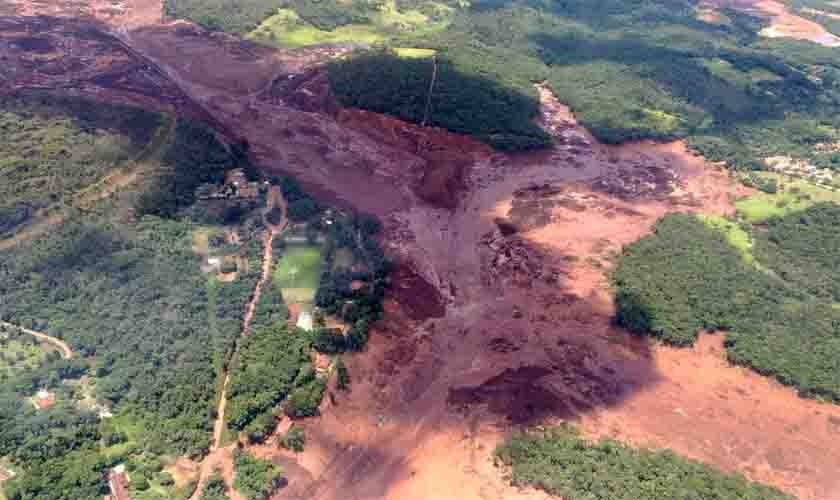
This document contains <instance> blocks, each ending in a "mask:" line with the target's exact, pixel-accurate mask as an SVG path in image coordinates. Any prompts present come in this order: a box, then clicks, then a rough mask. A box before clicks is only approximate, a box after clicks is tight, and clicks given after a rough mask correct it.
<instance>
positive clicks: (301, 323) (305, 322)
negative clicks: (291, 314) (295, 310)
mask: <svg viewBox="0 0 840 500" xmlns="http://www.w3.org/2000/svg"><path fill="white" fill-rule="evenodd" d="M313 323H314V322H313V320H312V313H311V312H309V311H301V313H300V315H298V320H297V325H296V326H297V327H298V328H301V329H303V330H306V331H307V332H311V331H312V328H313V326H314V324H313Z"/></svg>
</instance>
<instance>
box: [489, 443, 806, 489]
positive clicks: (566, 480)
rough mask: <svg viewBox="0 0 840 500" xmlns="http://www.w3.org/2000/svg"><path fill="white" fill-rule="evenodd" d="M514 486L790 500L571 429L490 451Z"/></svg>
mask: <svg viewBox="0 0 840 500" xmlns="http://www.w3.org/2000/svg"><path fill="white" fill-rule="evenodd" d="M496 457H497V459H498V461H499V463H501V464H502V465H504V466H506V467H507V468H509V471H510V479H511V482H513V484H515V485H517V486H535V487H537V488H540V489H543V490H545V491H546V492H548V493H550V494H552V495H557V496H560V497H562V498H564V499H566V500H660V499H661V500H666V499H667V500H671V499H680V500H736V499H738V500H793V497H791V496H788V495H786V494H784V493H782V492H780V491H778V490H776V489H774V488H771V487H769V486H764V485H761V484H758V483H754V482H750V481H747V480H746V479H744V478H743V477H742V476H740V475H736V474H727V473H724V472H720V471H717V470H715V469H713V468H711V467H709V466H706V465H703V464H701V463H699V462H695V461H693V460H688V459H685V458H681V457H679V456H677V455H675V454H674V453H672V452H670V451H651V450H636V449H632V448H629V447H627V446H625V445H623V444H621V443H618V442H616V441H612V440H602V441H600V442H597V443H590V442H588V441H586V440H584V439H583V438H582V437H581V436H580V435H579V434H578V432H577V430H575V429H574V428H573V427H570V426H564V427H557V428H549V429H546V430H543V431H538V432H530V433H525V434H517V435H515V436H513V437H512V438H511V439H510V440H509V441H508V442H507V443H505V444H504V445H502V446H500V447H499V448H498V449H497V450H496Z"/></svg>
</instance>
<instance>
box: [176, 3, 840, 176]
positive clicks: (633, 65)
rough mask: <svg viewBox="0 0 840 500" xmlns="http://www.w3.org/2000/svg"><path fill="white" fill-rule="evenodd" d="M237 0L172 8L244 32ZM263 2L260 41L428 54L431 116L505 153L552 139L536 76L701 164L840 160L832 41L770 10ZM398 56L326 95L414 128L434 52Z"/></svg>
mask: <svg viewBox="0 0 840 500" xmlns="http://www.w3.org/2000/svg"><path fill="white" fill-rule="evenodd" d="M170 3H171V4H176V3H180V2H170ZM825 3H826V2H822V1H820V0H799V2H798V3H797V5H799V4H802V6H801V7H805V6H806V5H810V6H814V7H817V8H821V7H823V10H826V11H829V12H833V11H834V10H836V7H833V6H830V8H829V7H826V6H825V5H818V4H825ZM234 4H235V2H225V1H220V2H214V3H213V6H212V8H205V7H206V6H209V2H207V1H206V0H191V1H190V2H187V3H186V4H185V3H180V7H179V15H185V16H187V17H191V18H192V19H194V20H198V21H199V22H204V21H202V19H201V18H200V16H210V17H212V18H213V19H214V21H212V22H209V23H208V22H205V25H208V26H210V25H212V26H216V27H221V28H222V29H233V30H234V31H239V32H242V30H240V29H239V28H235V29H234V28H224V25H225V24H228V23H234V24H237V23H236V21H235V20H236V19H237V18H238V14H237V12H238V7H236V6H234ZM262 5H264V6H266V10H271V13H270V14H267V15H266V16H265V17H264V18H263V21H264V22H263V23H262V24H261V25H259V27H257V28H256V29H251V30H250V34H249V38H251V39H253V40H255V41H259V42H262V43H266V44H274V45H279V46H301V45H318V44H322V43H350V44H362V45H363V46H368V47H370V46H373V47H375V48H389V49H400V48H406V47H414V48H422V49H432V50H434V51H436V55H437V60H438V62H439V63H440V68H442V72H441V76H442V77H443V78H442V80H441V84H440V86H439V87H437V86H436V87H437V88H438V91H440V94H437V93H436V92H434V91H433V92H432V95H431V97H432V100H433V105H432V106H431V110H432V112H431V117H432V118H431V122H430V123H433V124H435V125H437V126H442V127H445V128H448V129H450V130H453V131H455V132H459V133H467V134H472V135H475V136H476V137H477V138H479V139H481V140H484V141H486V142H488V143H489V144H492V145H494V146H496V147H500V148H502V149H530V148H534V147H540V146H544V145H546V144H547V143H548V142H547V140H546V138H545V137H544V136H543V135H541V134H540V133H539V132H538V131H535V130H534V129H532V128H531V121H532V120H533V119H534V118H535V117H536V110H537V94H536V91H535V90H534V88H533V85H534V84H535V83H538V82H545V83H547V84H548V86H549V87H550V88H551V89H552V90H553V91H554V92H555V93H556V94H557V96H558V98H559V99H560V101H562V102H564V103H566V104H568V105H570V106H571V108H572V110H573V111H574V112H575V114H576V116H577V117H578V118H579V119H580V121H581V122H582V123H583V125H585V126H586V127H587V128H589V129H590V130H591V131H592V133H593V134H594V135H595V136H596V137H597V138H599V139H600V140H602V141H605V142H610V143H618V142H623V141H627V140H637V139H663V140H664V139H675V138H686V139H687V140H688V141H689V143H690V145H691V146H692V147H694V148H696V149H697V150H698V151H700V152H701V153H703V154H704V155H706V156H707V157H708V158H709V159H711V160H715V161H717V160H723V161H726V162H728V163H729V164H730V166H733V167H738V168H759V167H760V166H761V159H762V158H764V157H767V156H772V155H778V154H789V155H791V156H794V157H800V158H803V159H806V160H807V161H809V162H811V163H813V164H815V165H819V166H824V167H831V168H837V167H838V166H840V153H838V152H836V151H834V152H830V151H823V152H820V151H817V150H815V148H814V146H815V145H816V144H819V143H832V142H835V141H837V140H838V139H840V136H839V135H838V128H840V122H838V116H840V113H838V111H840V109H838V108H839V107H840V59H838V57H837V56H836V52H835V49H831V48H826V47H821V46H818V45H815V44H812V43H807V42H799V41H795V40H790V39H783V38H774V39H768V38H764V37H761V36H760V35H759V31H761V29H763V28H764V27H765V26H766V21H765V20H763V19H761V18H759V17H756V16H752V15H750V14H746V13H743V12H739V11H736V10H734V9H727V8H722V9H718V10H716V11H715V12H714V16H706V17H704V16H701V15H700V13H699V12H700V10H702V9H700V8H699V6H698V2H695V1H693V0H646V1H641V0H634V1H622V0H597V1H588V0H586V1H585V0H549V1H535V0H515V1H500V0H479V1H472V2H456V1H443V2H434V1H429V0H401V1H388V0H380V1H376V2H367V1H361V0H359V1H352V2H337V1H335V0H325V1H322V2H308V1H298V0H277V1H276V2H264V3H263V4H262ZM269 6H270V8H269ZM832 9H833V10H832ZM253 12H255V11H253ZM803 15H806V14H805V13H803ZM825 19H826V17H825V16H822V18H821V21H825ZM255 22H256V21H255ZM257 24H259V23H257ZM398 53H399V51H398ZM405 59H406V57H400V58H396V57H395V58H389V59H385V58H384V57H383V55H382V54H381V53H380V52H374V53H373V54H365V53H363V54H361V55H360V56H359V57H358V58H356V59H351V60H350V61H348V62H347V63H345V64H335V65H333V66H332V67H331V70H330V73H331V82H332V87H333V90H334V91H335V92H336V94H337V95H338V96H339V97H340V98H341V99H342V101H343V102H344V103H345V104H346V105H351V106H358V107H363V108H366V109H371V110H374V111H378V112H385V113H388V114H392V115H395V116H398V117H400V118H403V119H407V120H410V121H414V122H416V123H422V122H423V121H424V120H425V118H426V116H425V112H424V111H425V109H424V105H423V104H424V103H425V101H426V98H427V96H428V95H429V82H430V79H431V63H432V62H431V58H430V57H429V58H426V59H423V58H419V60H405ZM365 65H368V66H370V67H367V68H365V67H364V66H365ZM377 77H379V78H377ZM467 89H468V90H469V91H467ZM394 96H399V99H396V98H394ZM491 96H492V99H490V100H488V99H487V98H488V97H491ZM492 100H495V101H498V102H496V104H495V105H491V106H488V105H487V104H488V102H490V101H492Z"/></svg>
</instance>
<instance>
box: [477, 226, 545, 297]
mask: <svg viewBox="0 0 840 500" xmlns="http://www.w3.org/2000/svg"><path fill="white" fill-rule="evenodd" d="M481 243H482V244H483V245H486V247H487V248H489V249H490V250H491V254H490V256H489V257H488V262H487V265H486V266H484V272H485V275H484V276H483V277H482V278H483V281H484V282H485V283H486V284H487V285H488V286H494V287H496V286H501V285H504V284H512V285H515V286H520V287H527V288H530V287H531V286H533V282H534V280H537V279H540V278H541V277H542V276H543V274H544V268H543V261H544V260H545V255H544V254H543V252H542V251H540V250H539V249H538V248H536V247H535V246H534V244H533V243H532V242H530V241H528V240H527V239H525V238H523V237H520V236H518V235H511V236H504V235H503V234H502V232H501V231H499V230H497V231H492V232H490V233H487V234H486V235H484V237H483V238H482V239H481ZM553 273H554V270H550V271H549V274H550V275H552V276H553Z"/></svg>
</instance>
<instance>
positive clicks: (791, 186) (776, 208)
mask: <svg viewBox="0 0 840 500" xmlns="http://www.w3.org/2000/svg"><path fill="white" fill-rule="evenodd" d="M753 175H754V176H756V177H757V178H758V179H760V180H761V181H762V182H764V183H765V185H766V183H770V184H772V185H773V186H775V192H773V191H774V189H773V188H769V189H768V188H765V189H767V191H762V192H759V193H756V194H755V195H753V196H750V197H749V198H745V199H743V200H740V201H738V202H737V203H736V204H735V206H736V207H737V209H738V215H739V216H740V217H741V218H743V219H745V220H746V221H747V222H751V223H757V222H763V221H766V220H767V219H770V218H772V217H782V216H785V215H788V214H791V213H795V212H802V211H803V210H807V209H808V208H810V207H811V206H813V205H815V204H817V203H823V202H829V203H837V204H840V191H837V188H828V187H822V186H817V185H816V184H814V183H812V182H809V181H808V180H806V179H799V178H795V177H790V176H787V175H783V174H776V173H771V172H759V173H756V174H753ZM768 191H769V192H768Z"/></svg>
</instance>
